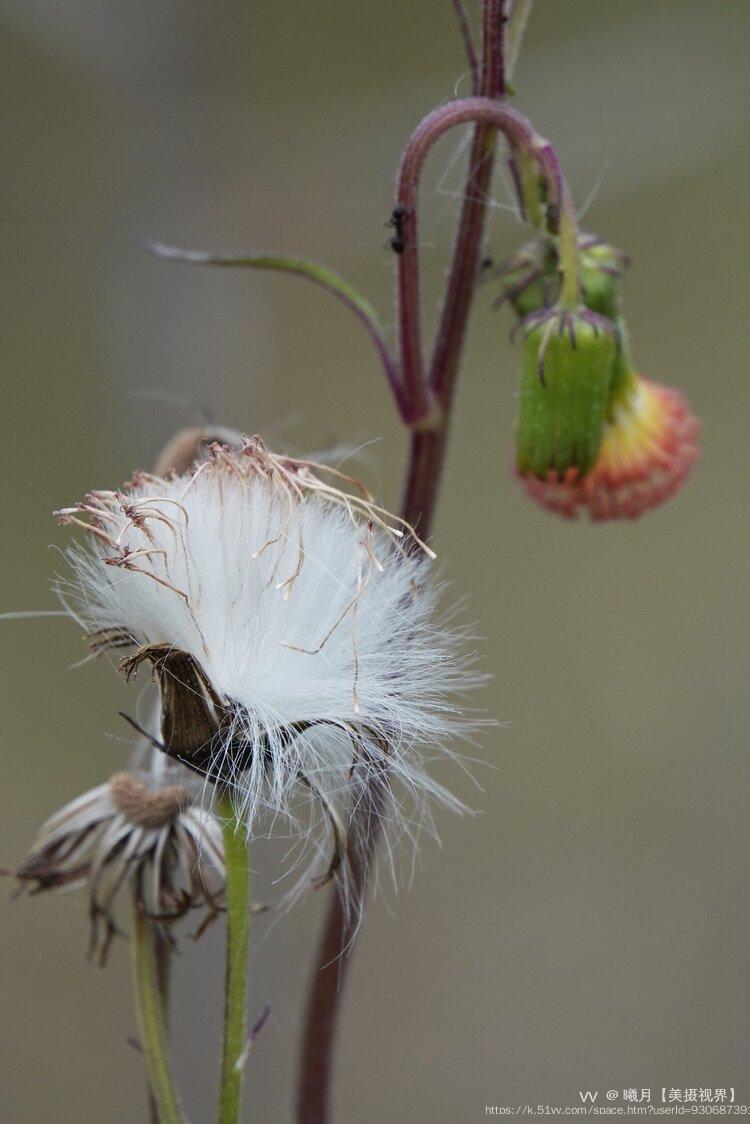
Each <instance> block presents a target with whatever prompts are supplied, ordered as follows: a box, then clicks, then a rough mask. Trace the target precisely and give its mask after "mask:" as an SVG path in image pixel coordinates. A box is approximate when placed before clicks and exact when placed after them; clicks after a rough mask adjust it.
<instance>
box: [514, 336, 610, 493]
mask: <svg viewBox="0 0 750 1124" xmlns="http://www.w3.org/2000/svg"><path fill="white" fill-rule="evenodd" d="M549 328H550V326H549V322H547V323H546V324H543V325H541V326H540V327H537V328H534V329H533V330H532V331H530V332H529V333H528V335H527V336H526V338H525V340H524V344H523V363H522V369H521V388H520V394H519V406H518V423H517V427H516V458H517V466H518V471H519V472H521V473H523V474H531V475H533V476H537V477H539V478H540V479H546V478H547V476H548V475H549V473H550V472H554V473H556V474H558V475H560V476H563V475H564V474H565V473H566V472H567V471H568V469H570V468H575V469H578V471H579V472H580V473H581V474H583V473H586V472H588V471H589V470H590V469H591V468H592V467H593V465H594V462H595V461H596V456H597V453H598V452H599V446H600V444H601V439H602V431H603V427H604V421H605V415H606V411H607V407H608V404H609V392H610V381H611V377H612V368H613V361H614V358H615V351H616V344H615V340H614V339H613V338H612V336H611V335H609V334H608V333H607V332H604V331H601V330H597V329H595V328H594V327H593V326H592V325H591V324H588V323H586V321H584V320H581V319H578V318H576V319H575V320H574V322H573V335H574V340H572V339H571V336H570V333H569V332H568V330H567V329H566V330H565V332H564V333H563V334H562V336H561V335H560V334H559V332H558V330H557V325H555V326H554V330H553V331H552V333H551V334H550V330H549ZM542 349H543V351H542Z"/></svg>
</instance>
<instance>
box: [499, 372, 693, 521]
mask: <svg viewBox="0 0 750 1124" xmlns="http://www.w3.org/2000/svg"><path fill="white" fill-rule="evenodd" d="M700 428H701V427H700V422H699V421H698V420H697V418H696V417H695V416H694V415H693V413H692V412H691V410H690V407H689V406H688V404H687V401H686V400H685V397H684V395H683V394H682V393H681V392H680V391H679V390H677V389H675V388H673V387H668V386H663V385H662V384H660V383H656V382H652V381H651V380H650V379H647V378H644V377H643V376H642V375H639V374H636V373H635V372H628V375H627V377H626V378H623V380H622V384H621V387H620V389H619V392H618V393H617V394H616V395H613V397H612V399H611V402H610V405H609V408H608V411H607V417H606V419H605V421H604V425H603V428H602V434H601V443H600V445H599V452H598V455H597V458H596V460H595V462H594V465H593V467H592V468H591V469H590V470H589V471H588V472H581V471H580V470H579V469H577V468H569V469H568V471H567V472H565V473H562V474H560V473H557V472H554V471H550V472H548V473H547V475H546V477H544V478H539V477H537V476H535V475H533V474H530V473H523V474H519V475H520V478H521V480H522V483H523V486H524V488H525V489H526V492H527V494H528V495H529V496H531V498H532V499H534V500H536V502H537V503H539V504H541V506H542V507H545V508H547V510H548V511H553V512H555V513H556V514H558V515H562V516H564V517H565V518H567V519H573V518H575V517H576V516H577V515H578V512H579V511H587V512H588V513H589V515H590V517H591V518H592V519H593V520H597V521H599V520H605V519H635V518H637V517H638V516H639V515H642V514H643V512H645V511H648V510H649V509H650V508H653V507H658V506H659V504H662V503H664V501H665V500H667V499H669V498H670V496H673V495H674V494H675V493H676V492H678V491H679V490H680V488H681V487H682V485H683V484H684V483H685V481H686V479H687V477H688V476H689V475H690V472H691V471H692V469H693V467H694V465H695V464H696V463H697V461H698V460H699V458H700Z"/></svg>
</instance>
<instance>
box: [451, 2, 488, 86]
mask: <svg viewBox="0 0 750 1124" xmlns="http://www.w3.org/2000/svg"><path fill="white" fill-rule="evenodd" d="M452 3H453V8H454V10H455V13H456V18H457V20H458V26H459V29H460V31H461V38H462V39H463V41H464V50H465V51H466V61H467V62H468V64H469V73H470V74H471V92H472V94H478V93H479V82H480V80H481V79H480V71H479V59H478V58H477V52H476V48H475V46H474V39H473V37H472V34H471V28H470V26H469V17H468V16H467V15H466V8H465V7H464V5H463V3H462V0H452Z"/></svg>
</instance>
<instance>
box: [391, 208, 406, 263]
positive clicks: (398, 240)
mask: <svg viewBox="0 0 750 1124" xmlns="http://www.w3.org/2000/svg"><path fill="white" fill-rule="evenodd" d="M407 214H408V211H407V209H406V207H404V206H402V205H401V204H400V203H399V204H398V206H396V207H394V208H393V211H392V212H391V217H390V218H389V219H388V222H387V223H386V226H392V227H393V232H394V233H393V238H391V241H390V247H391V249H392V250H393V252H394V254H403V252H404V250H405V249H406V216H407Z"/></svg>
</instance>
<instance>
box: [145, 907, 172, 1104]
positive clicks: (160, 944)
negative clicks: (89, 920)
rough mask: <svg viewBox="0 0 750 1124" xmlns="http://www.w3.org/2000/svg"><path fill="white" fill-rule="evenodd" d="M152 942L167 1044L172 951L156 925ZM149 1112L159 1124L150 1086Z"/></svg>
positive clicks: (153, 927) (154, 1099)
mask: <svg viewBox="0 0 750 1124" xmlns="http://www.w3.org/2000/svg"><path fill="white" fill-rule="evenodd" d="M151 929H152V935H153V942H154V967H155V975H156V990H157V993H158V996H159V1002H160V1004H161V1016H162V1021H163V1023H164V1037H165V1041H166V1042H167V1044H168V1042H169V985H170V977H171V972H172V950H171V948H170V946H169V944H168V943H167V941H166V940H165V939H164V937H163V935H162V933H161V932H160V930H159V928H158V927H157V926H156V925H152V927H151ZM148 1101H149V1111H150V1113H151V1120H152V1124H159V1108H158V1105H157V1103H156V1097H155V1096H154V1094H153V1091H152V1089H151V1086H150V1085H149V1090H148Z"/></svg>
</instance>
